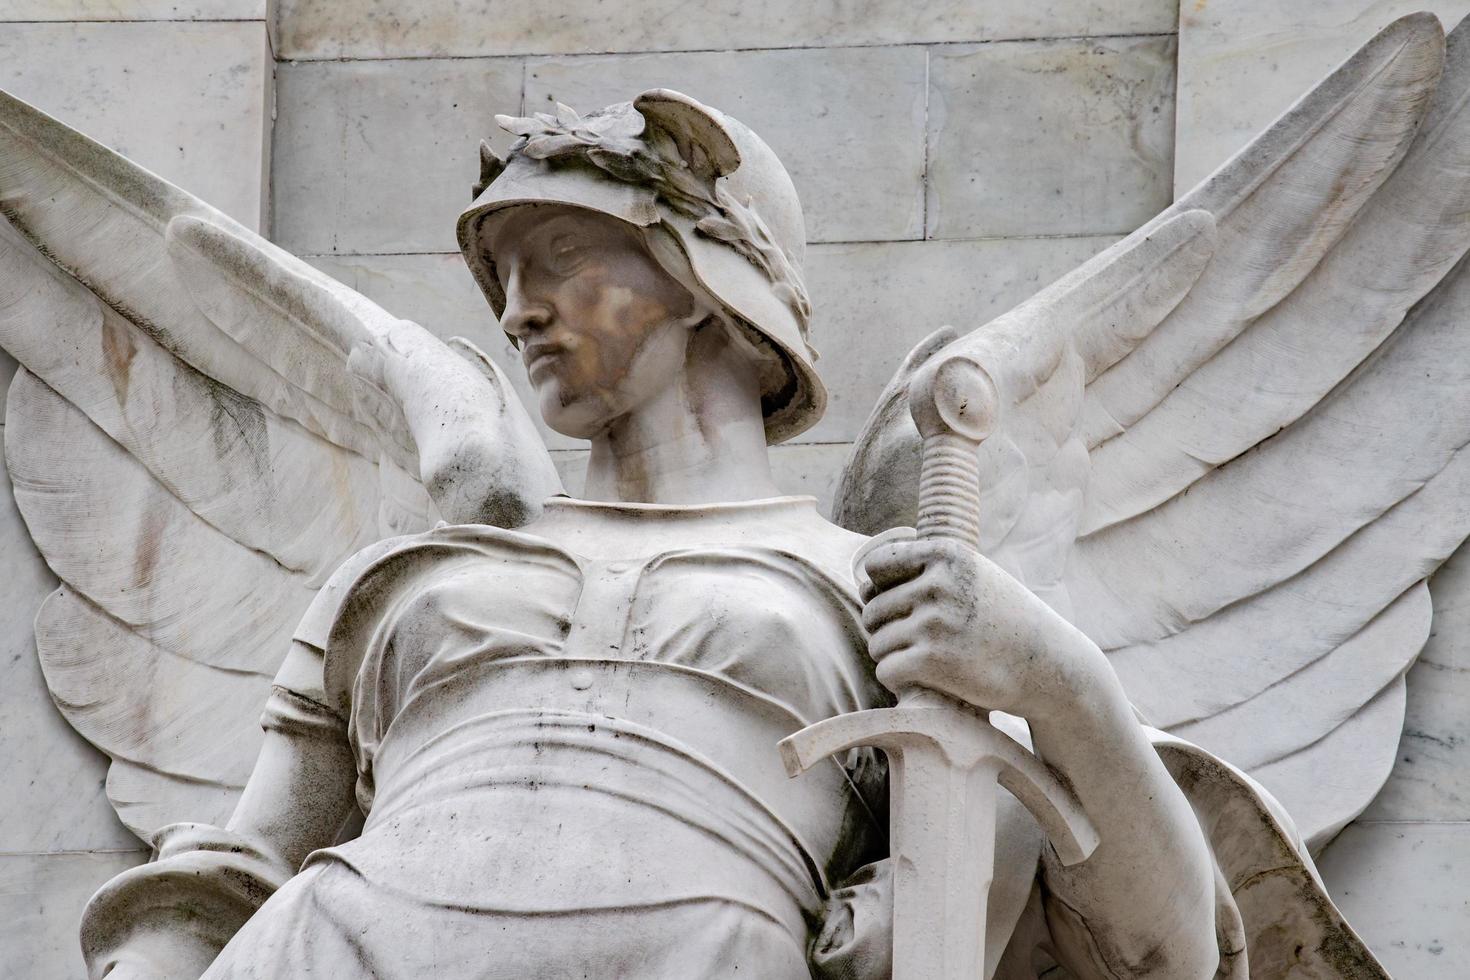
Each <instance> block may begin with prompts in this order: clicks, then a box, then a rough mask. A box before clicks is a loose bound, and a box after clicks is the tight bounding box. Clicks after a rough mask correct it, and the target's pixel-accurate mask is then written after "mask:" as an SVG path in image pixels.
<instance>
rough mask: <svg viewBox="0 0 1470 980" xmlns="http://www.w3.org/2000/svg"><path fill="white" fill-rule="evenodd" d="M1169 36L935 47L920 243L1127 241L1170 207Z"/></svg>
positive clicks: (1171, 117)
mask: <svg viewBox="0 0 1470 980" xmlns="http://www.w3.org/2000/svg"><path fill="white" fill-rule="evenodd" d="M1174 52H1175V43H1174V39H1173V38H1171V37H1117V38H1083V39H1073V40H1062V41H1036V42H1029V41H1028V42H1017V43H1008V44H986V45H978V46H973V47H958V48H936V49H934V50H933V51H932V53H931V62H930V70H929V137H928V139H929V181H928V193H929V205H928V237H930V238H989V237H1007V236H1017V235H1098V234H1125V233H1127V232H1131V231H1133V230H1134V229H1135V228H1137V227H1138V226H1139V225H1141V224H1143V223H1144V222H1145V221H1147V220H1148V219H1149V218H1152V217H1153V216H1154V215H1155V214H1157V213H1158V212H1159V211H1161V210H1163V208H1164V207H1165V206H1167V205H1168V203H1169V201H1170V189H1171V186H1172V184H1171V181H1172V179H1173V171H1172V167H1173V139H1174Z"/></svg>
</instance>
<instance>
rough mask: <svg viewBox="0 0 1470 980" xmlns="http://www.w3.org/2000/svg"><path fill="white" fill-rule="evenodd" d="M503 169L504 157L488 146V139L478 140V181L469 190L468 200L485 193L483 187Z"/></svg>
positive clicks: (487, 185) (488, 184)
mask: <svg viewBox="0 0 1470 980" xmlns="http://www.w3.org/2000/svg"><path fill="white" fill-rule="evenodd" d="M504 169H505V158H504V157H502V156H501V155H500V154H499V153H496V152H495V150H494V149H493V148H492V147H491V146H490V141H489V140H480V181H479V183H477V184H475V186H474V188H473V189H472V190H471V191H470V200H471V201H473V200H475V199H476V198H478V197H479V196H480V195H481V194H483V193H485V188H487V187H489V186H490V182H491V181H492V180H494V179H495V178H496V177H499V176H500V173H501V171H503V170H504Z"/></svg>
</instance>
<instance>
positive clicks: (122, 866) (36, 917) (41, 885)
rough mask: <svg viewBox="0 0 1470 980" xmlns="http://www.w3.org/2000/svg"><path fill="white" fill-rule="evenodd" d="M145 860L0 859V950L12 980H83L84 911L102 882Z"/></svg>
mask: <svg viewBox="0 0 1470 980" xmlns="http://www.w3.org/2000/svg"><path fill="white" fill-rule="evenodd" d="M147 859H148V852H147V851H143V850H121V851H99V852H93V853H87V854H79V853H57V854H0V950H4V957H5V971H6V973H7V975H9V976H13V977H17V978H19V977H37V978H39V977H56V978H58V980H60V978H63V977H64V978H72V977H83V976H86V967H85V966H84V965H83V963H82V951H81V948H80V946H78V944H77V923H78V922H79V921H80V920H81V917H82V906H84V905H85V904H86V903H87V899H88V898H91V897H92V893H93V892H94V891H96V890H97V888H98V886H100V885H101V884H102V883H103V882H105V881H107V880H108V879H109V878H111V877H113V876H114V875H117V874H120V873H121V872H123V871H126V870H127V869H128V868H131V867H133V866H134V865H137V864H142V863H143V862H144V861H146V860H147Z"/></svg>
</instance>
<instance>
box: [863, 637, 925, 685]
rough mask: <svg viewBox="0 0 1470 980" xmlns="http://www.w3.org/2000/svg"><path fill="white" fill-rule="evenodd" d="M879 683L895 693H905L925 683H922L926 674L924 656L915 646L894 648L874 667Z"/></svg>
mask: <svg viewBox="0 0 1470 980" xmlns="http://www.w3.org/2000/svg"><path fill="white" fill-rule="evenodd" d="M873 672H874V674H876V675H877V678H878V683H879V684H882V685H883V686H884V687H886V688H888V690H890V691H892V692H893V693H894V694H900V695H901V694H903V692H905V691H911V690H913V689H915V688H918V687H923V686H924V685H923V684H922V683H920V681H921V680H922V679H923V676H924V656H923V653H922V652H921V651H920V650H919V649H917V648H915V647H911V646H910V647H902V648H900V649H897V650H894V651H893V652H892V653H891V654H890V655H888V656H887V657H884V658H883V659H882V660H880V661H878V666H877V667H875V668H874V671H873Z"/></svg>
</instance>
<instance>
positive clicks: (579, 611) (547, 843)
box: [317, 498, 888, 976]
mask: <svg viewBox="0 0 1470 980" xmlns="http://www.w3.org/2000/svg"><path fill="white" fill-rule="evenodd" d="M863 540H864V539H863V538H861V537H860V536H858V535H854V534H850V533H848V532H846V531H842V530H841V529H838V528H836V527H834V526H833V525H831V524H828V523H827V522H825V521H823V520H822V519H821V518H820V516H819V515H817V513H816V510H815V506H814V503H813V501H811V499H810V498H776V499H773V500H765V501H754V502H751V503H742V504H724V505H716V506H713V507H706V508H673V507H657V506H650V505H634V506H629V505H606V504H593V503H587V502H580V501H568V500H553V501H551V502H549V504H548V506H547V508H546V512H545V514H544V515H543V517H542V518H540V519H539V520H538V521H536V522H535V523H534V524H531V525H529V526H527V527H525V528H522V529H520V530H519V531H515V532H508V531H501V530H498V529H492V528H483V527H458V528H456V527H446V528H440V529H438V530H436V531H433V532H429V533H428V534H425V535H421V536H418V537H417V538H411V539H405V541H404V542H403V543H402V544H400V545H397V546H395V547H394V549H393V550H392V551H390V552H389V553H388V554H387V555H386V556H385V557H383V558H381V559H379V560H378V561H377V562H376V563H375V564H374V565H373V566H372V568H371V569H369V570H368V571H367V572H366V573H365V574H364V575H362V576H361V577H360V578H359V579H358V581H357V582H356V583H355V584H353V585H352V586H350V587H349V588H348V590H347V592H346V593H345V598H344V603H343V607H342V613H341V615H340V616H339V618H338V622H337V625H336V626H335V627H334V628H333V631H332V636H331V641H330V643H329V645H328V649H327V659H326V688H327V695H328V696H329V697H335V698H336V699H337V700H338V701H339V702H340V703H344V704H350V732H351V736H352V739H353V743H354V747H355V749H356V751H357V753H358V761H359V772H360V776H361V778H360V783H359V787H360V794H359V795H360V797H361V799H362V801H363V803H364V808H365V810H366V811H367V812H368V819H367V824H366V827H365V828H364V831H363V834H362V836H361V838H360V839H359V840H357V841H355V842H353V843H351V844H348V845H345V846H344V847H342V848H337V849H333V851H329V852H323V853H322V854H321V855H320V856H319V857H318V858H317V862H318V863H319V864H330V863H332V862H341V863H342V864H343V865H344V866H350V868H351V869H352V873H353V874H354V875H355V876H357V877H358V878H360V879H363V880H366V881H369V882H372V883H373V884H374V885H376V886H379V887H382V888H384V889H386V890H389V891H392V892H394V893H395V894H399V895H402V896H403V900H404V901H405V902H407V904H408V906H409V907H412V908H414V909H419V910H426V909H429V908H453V909H456V910H459V912H458V913H457V914H464V912H465V910H468V911H469V912H470V913H472V914H473V915H474V916H475V917H476V921H478V922H480V923H495V928H496V929H499V930H500V931H501V932H504V931H505V930H506V929H507V928H511V927H510V926H507V923H516V922H525V921H529V919H528V917H529V918H533V919H537V920H540V919H543V918H544V917H546V916H554V917H559V918H561V919H566V918H567V917H568V916H571V917H573V918H575V917H578V916H593V917H597V916H605V915H607V914H610V913H615V914H618V915H620V916H622V917H626V915H627V914H628V913H631V912H634V911H635V910H638V912H639V915H638V921H639V922H640V923H642V927H643V930H644V931H643V932H641V933H639V934H638V935H637V936H636V942H637V943H638V944H639V947H640V948H641V949H642V950H643V951H644V953H645V954H647V955H654V953H653V951H654V950H657V949H661V948H663V947H662V946H660V943H661V942H663V943H676V944H678V948H679V950H680V952H679V953H678V956H679V957H680V959H678V961H677V966H675V965H672V961H671V965H670V966H669V967H668V969H669V970H677V971H694V972H687V973H685V975H691V976H692V975H697V974H698V973H699V971H700V970H702V969H705V968H706V966H705V964H708V963H713V962H715V961H716V959H718V960H719V962H721V963H722V964H724V967H722V968H725V967H728V965H729V963H731V962H745V963H746V964H747V967H748V968H751V969H753V970H754V975H762V976H765V975H770V976H780V975H784V974H783V973H782V972H781V970H783V969H784V967H781V968H778V967H777V966H776V964H777V962H778V961H779V962H780V963H793V962H797V961H798V960H800V961H802V962H804V955H805V953H804V950H805V942H806V939H807V929H808V923H809V922H810V921H811V920H812V917H813V916H814V915H815V914H816V913H817V912H818V911H819V909H820V906H821V902H822V900H823V898H824V896H825V892H826V889H827V885H828V883H829V882H830V881H832V880H837V879H840V877H841V876H843V875H845V874H846V873H847V872H848V871H850V870H851V869H852V868H853V867H854V866H855V865H856V864H857V863H859V862H860V861H861V860H865V859H871V858H872V857H873V856H874V855H873V848H874V846H875V845H878V842H879V840H880V839H881V830H880V820H881V817H875V816H874V815H873V814H872V812H871V811H870V809H869V800H867V799H865V797H867V796H871V795H875V794H873V793H870V792H869V791H870V790H873V789H875V788H876V787H878V786H880V785H881V783H882V780H883V773H882V769H881V765H880V764H879V763H878V762H877V761H876V760H875V758H874V756H873V755H872V754H871V753H866V752H859V753H857V754H855V755H854V756H853V758H852V759H850V760H848V763H849V770H850V771H849V772H847V773H844V772H843V770H842V769H840V768H839V767H838V766H836V765H835V764H834V765H833V766H831V767H830V768H829V769H826V770H824V771H822V772H820V773H815V774H810V775H808V776H804V777H802V778H800V779H797V780H788V779H787V778H786V777H785V775H784V772H782V769H781V765H780V762H779V756H778V753H777V750H776V745H775V742H776V741H777V740H778V739H779V738H781V737H784V735H786V734H790V733H791V732H792V731H795V730H797V729H798V728H800V727H801V726H803V725H805V724H809V723H810V722H812V721H816V720H818V719H820V718H824V717H827V716H830V715H833V714H837V713H841V712H847V711H853V710H859V709H861V708H866V707H872V706H875V705H878V704H882V703H886V702H887V700H888V699H887V695H886V693H885V692H884V691H883V689H882V688H881V687H880V686H879V685H878V684H877V682H876V681H875V680H874V678H873V676H872V672H871V667H870V664H869V661H868V658H867V656H866V652H865V649H864V641H863V634H862V629H861V626H860V624H859V618H858V614H859V604H858V600H857V597H856V595H855V594H854V589H853V585H852V581H851V577H850V571H849V568H850V563H851V557H852V554H853V553H854V551H855V550H856V548H857V547H858V546H859V545H860V544H861V543H862V541H863ZM855 784H860V785H861V787H862V788H861V789H856V788H855ZM879 846H881V845H879ZM659 909H662V910H664V911H663V912H656V911H655V910H659ZM670 909H678V910H679V912H678V913H677V915H672V913H668V910H670ZM666 913H667V914H666ZM405 914H406V913H405ZM692 914H697V915H699V916H715V917H717V918H718V919H719V920H720V922H721V923H722V924H720V925H718V926H716V925H714V924H713V923H710V924H709V925H708V929H710V930H712V932H711V935H710V936H709V937H696V938H697V941H693V940H691V937H690V936H688V935H687V934H680V935H675V934H674V932H681V933H683V932H687V929H688V925H689V924H688V917H689V916H690V915H692ZM671 915H672V917H670V916H671ZM659 921H666V925H667V928H666V929H663V928H661V929H655V930H654V934H649V933H648V932H647V929H648V928H652V926H653V924H655V923H657V922H659ZM701 928H702V929H703V928H704V927H701ZM512 931H514V930H512ZM722 934H723V935H724V936H725V937H726V938H724V939H721V938H719V936H720V935H722ZM773 935H777V936H780V935H784V936H786V937H787V938H786V940H784V941H782V942H780V943H776V942H775V941H774V940H773V939H772V936H773ZM731 936H734V937H739V936H748V937H749V938H750V946H749V949H747V950H746V951H745V952H744V953H740V952H738V951H732V950H731V949H730V948H729V942H730V941H734V940H730V939H729V937H731ZM691 941H693V945H692V946H691V945H690V943H691ZM710 943H714V944H715V945H717V946H718V947H719V948H718V949H716V948H715V947H714V946H710V945H709V944H710ZM701 947H707V948H703V949H702V948H701ZM778 947H779V948H778ZM668 948H669V949H673V948H675V947H674V946H669V947H668ZM762 950H768V952H763V951H762ZM798 954H799V955H798ZM732 956H733V957H734V958H733V960H732V959H731V957H732ZM752 957H754V959H752ZM772 957H774V958H772ZM793 957H794V959H793ZM538 962H539V961H538ZM762 971H766V972H762Z"/></svg>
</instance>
